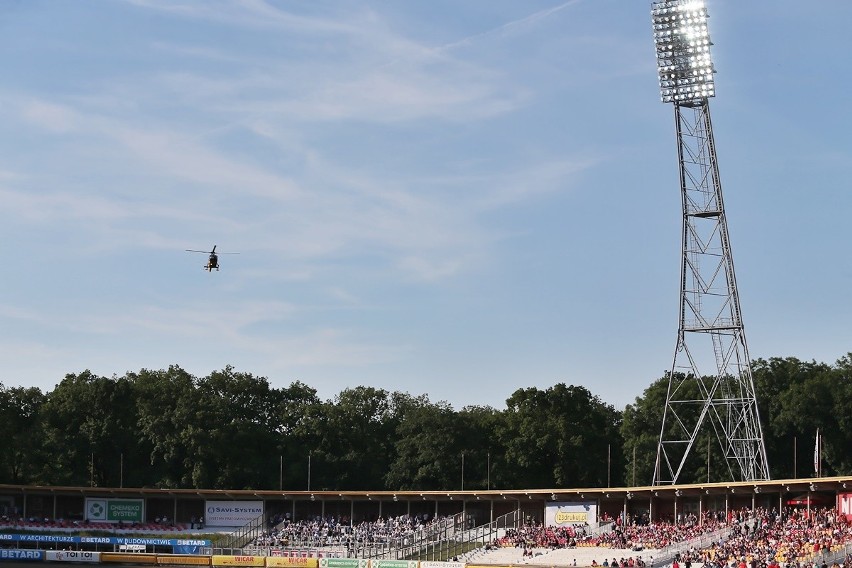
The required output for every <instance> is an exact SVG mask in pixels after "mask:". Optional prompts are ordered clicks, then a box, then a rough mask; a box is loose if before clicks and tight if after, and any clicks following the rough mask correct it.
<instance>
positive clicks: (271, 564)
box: [266, 556, 319, 568]
mask: <svg viewBox="0 0 852 568" xmlns="http://www.w3.org/2000/svg"><path fill="white" fill-rule="evenodd" d="M282 566H299V567H301V568H318V566H319V559H318V558H299V557H289V556H270V557H268V558H267V559H266V567H267V568H279V567H282Z"/></svg>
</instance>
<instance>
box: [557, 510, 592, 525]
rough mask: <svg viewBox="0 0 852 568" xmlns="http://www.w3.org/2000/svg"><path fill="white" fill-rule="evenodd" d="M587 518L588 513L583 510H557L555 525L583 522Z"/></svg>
mask: <svg viewBox="0 0 852 568" xmlns="http://www.w3.org/2000/svg"><path fill="white" fill-rule="evenodd" d="M587 519H588V513H586V512H585V511H559V512H558V513H556V524H557V525H562V524H565V523H585V522H586V520H587Z"/></svg>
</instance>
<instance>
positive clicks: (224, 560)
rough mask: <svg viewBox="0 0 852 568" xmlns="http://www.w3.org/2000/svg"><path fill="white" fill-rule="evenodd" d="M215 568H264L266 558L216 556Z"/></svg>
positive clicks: (213, 562) (213, 561)
mask: <svg viewBox="0 0 852 568" xmlns="http://www.w3.org/2000/svg"><path fill="white" fill-rule="evenodd" d="M212 559H213V560H212V562H211V564H213V566H255V567H257V568H260V567H262V566H264V565H265V564H264V560H266V557H265V556H224V555H222V554H214V555H213V556H212Z"/></svg>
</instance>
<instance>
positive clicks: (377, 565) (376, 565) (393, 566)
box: [370, 560, 418, 568]
mask: <svg viewBox="0 0 852 568" xmlns="http://www.w3.org/2000/svg"><path fill="white" fill-rule="evenodd" d="M417 564H418V562H417V561H416V560H373V561H372V562H371V563H370V568H417Z"/></svg>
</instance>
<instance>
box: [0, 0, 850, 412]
mask: <svg viewBox="0 0 852 568" xmlns="http://www.w3.org/2000/svg"><path fill="white" fill-rule="evenodd" d="M707 5H708V11H709V13H710V33H711V38H712V39H713V41H714V43H715V46H714V48H713V59H714V62H715V66H716V69H717V71H718V74H717V76H716V81H717V82H716V87H717V96H716V98H715V99H713V100H712V103H711V108H712V117H713V121H714V128H715V135H716V144H717V151H718V155H719V163H720V170H721V176H722V185H723V189H724V195H725V201H726V207H727V213H728V222H729V227H730V233H731V240H732V246H733V253H734V262H735V265H736V270H737V278H738V282H739V292H740V299H741V304H742V309H743V317H744V322H745V326H746V335H747V338H748V342H749V348H750V352H751V356H752V358H758V357H764V358H766V357H773V356H796V357H799V358H802V359H806V360H811V359H815V360H817V361H824V362H828V363H832V362H834V361H835V360H836V359H838V358H839V357H841V356H843V355H844V354H846V353H847V352H849V351H852V342H850V338H852V333H850V329H852V326H850V321H852V302H850V300H849V298H850V290H852V254H850V243H852V230H850V228H849V223H848V218H849V216H850V213H852V192H850V187H849V180H850V179H852V160H850V156H852V140H850V135H849V132H850V131H852V120H850V113H849V111H848V109H847V106H848V104H847V99H848V97H849V94H848V89H849V86H850V76H852V73H850V71H852V64H850V60H849V57H848V53H849V52H850V48H852V41H850V36H849V32H848V29H847V28H848V25H849V23H850V22H852V3H849V2H846V1H841V0H827V1H825V2H821V3H818V4H811V3H808V2H801V1H799V0H796V1H793V0H772V1H770V0H749V1H748V2H742V1H739V0H737V1H735V0H708V2H707ZM650 7H651V3H650V2H644V1H637V0H629V1H628V0H570V1H567V2H560V1H543V0H525V1H524V2H519V1H504V0H467V1H464V2H459V1H457V0H452V1H443V0H429V1H428V2H425V1H420V2H413V1H412V2H391V1H365V2H340V1H336V2H326V1H311V2H283V1H282V2H277V1H276V2H273V1H267V2H263V1H260V0H244V1H236V0H235V1H231V2H217V1H207V0H198V1H187V0H176V1H171V2H165V1H163V2H160V1H155V0H131V1H119V0H116V1H92V2H73V3H72V2H46V1H39V0H27V1H18V2H4V3H2V4H0V64H1V65H0V66H2V69H3V78H2V80H0V120H2V124H3V128H2V129H0V199H1V200H2V201H0V203H2V209H0V211H2V224H0V253H2V268H3V272H2V273H3V277H2V279H0V382H2V383H3V384H4V385H6V386H7V387H8V386H18V385H24V386H38V387H40V388H42V389H43V390H52V388H53V387H54V385H55V384H56V383H58V382H59V381H60V380H61V379H62V377H63V376H64V375H65V374H66V373H72V372H73V373H76V372H80V371H82V370H84V369H90V370H92V371H93V372H95V373H97V374H100V375H105V376H112V375H122V374H124V373H125V372H127V371H138V370H139V369H141V368H151V369H161V368H165V367H167V366H168V365H170V364H177V365H180V366H182V367H183V368H185V369H187V370H188V371H189V372H191V373H193V374H195V375H196V376H205V375H207V374H208V373H210V372H211V371H214V370H217V369H221V368H223V367H224V366H225V365H229V364H230V365H233V366H234V367H235V368H236V369H237V370H239V371H247V372H251V373H253V374H255V375H259V376H264V377H267V378H268V379H269V380H270V382H271V384H273V385H274V386H280V387H283V386H286V385H289V384H290V383H291V382H293V381H296V380H300V381H303V382H305V383H307V384H309V385H310V386H312V387H314V388H316V389H317V390H318V392H319V395H320V396H321V397H323V398H331V397H333V396H334V395H336V394H337V393H338V392H340V391H341V390H342V389H344V388H347V387H355V386H358V385H368V386H375V387H380V388H384V389H387V390H399V391H407V392H410V393H412V394H422V393H427V394H429V396H430V398H431V399H432V400H446V401H448V402H450V403H452V404H453V405H454V406H455V407H457V408H460V407H461V406H464V405H470V404H477V405H491V406H495V407H497V408H503V407H504V406H505V400H506V398H507V397H508V396H509V395H510V394H511V393H512V392H513V391H515V390H516V389H518V388H521V387H530V386H536V387H539V388H547V387H549V386H552V385H554V384H556V383H559V382H564V383H567V384H575V385H583V386H586V387H587V388H589V390H591V391H592V392H593V393H594V394H596V395H598V396H600V398H601V399H602V400H604V401H605V402H608V403H611V404H614V405H616V406H617V407H622V406H623V405H625V404H628V403H631V402H632V401H633V400H634V398H635V397H636V396H639V395H640V394H641V393H642V391H643V390H644V388H645V387H647V386H648V385H649V384H650V383H651V382H652V381H653V380H655V379H656V378H658V377H660V376H662V374H663V372H664V371H665V370H667V369H668V368H669V366H670V365H671V358H672V352H673V348H674V343H675V333H676V329H677V307H678V306H677V302H678V277H679V254H680V249H679V239H680V196H679V189H678V180H677V157H676V143H675V134H674V121H673V109H672V107H671V105H664V104H662V103H661V102H660V101H659V89H658V85H657V78H656V70H655V58H654V47H653V37H652V31H651V19H650ZM815 7H818V9H815ZM214 244H216V245H218V247H219V250H222V251H234V252H239V253H240V254H239V255H233V256H224V257H222V258H221V264H222V270H221V271H220V272H218V273H217V272H214V273H212V274H208V273H207V272H204V271H202V269H201V266H202V264H203V263H204V260H205V259H204V257H203V255H195V254H191V253H187V252H184V249H188V248H190V249H209V248H210V247H212V246H213V245H214Z"/></svg>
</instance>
